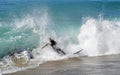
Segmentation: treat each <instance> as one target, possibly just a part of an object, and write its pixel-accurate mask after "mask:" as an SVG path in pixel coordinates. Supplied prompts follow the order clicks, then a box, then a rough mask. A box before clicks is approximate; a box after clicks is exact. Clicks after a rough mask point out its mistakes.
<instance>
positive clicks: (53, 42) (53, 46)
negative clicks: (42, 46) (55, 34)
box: [50, 39, 65, 55]
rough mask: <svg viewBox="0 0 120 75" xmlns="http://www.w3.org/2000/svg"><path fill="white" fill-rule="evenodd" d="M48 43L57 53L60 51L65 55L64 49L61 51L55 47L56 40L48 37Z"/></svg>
mask: <svg viewBox="0 0 120 75" xmlns="http://www.w3.org/2000/svg"><path fill="white" fill-rule="evenodd" d="M50 43H51V44H50V45H51V46H52V48H53V49H54V50H56V51H57V53H58V54H61V53H62V54H64V55H65V52H64V51H62V50H61V49H60V48H59V47H56V45H57V42H56V41H54V40H52V39H50Z"/></svg>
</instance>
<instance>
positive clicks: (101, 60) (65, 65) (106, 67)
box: [5, 55, 120, 75]
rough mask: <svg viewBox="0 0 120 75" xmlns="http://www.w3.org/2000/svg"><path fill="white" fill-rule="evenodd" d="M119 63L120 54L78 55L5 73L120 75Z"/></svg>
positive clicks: (21, 74) (17, 74) (25, 74)
mask: <svg viewBox="0 0 120 75" xmlns="http://www.w3.org/2000/svg"><path fill="white" fill-rule="evenodd" d="M119 64H120V55H110V56H100V57H81V58H80V57H79V58H78V57H76V58H70V59H66V60H59V61H49V62H46V63H44V64H41V65H40V66H39V67H37V68H33V69H28V70H25V71H19V72H15V73H11V74H5V75H120V65H119Z"/></svg>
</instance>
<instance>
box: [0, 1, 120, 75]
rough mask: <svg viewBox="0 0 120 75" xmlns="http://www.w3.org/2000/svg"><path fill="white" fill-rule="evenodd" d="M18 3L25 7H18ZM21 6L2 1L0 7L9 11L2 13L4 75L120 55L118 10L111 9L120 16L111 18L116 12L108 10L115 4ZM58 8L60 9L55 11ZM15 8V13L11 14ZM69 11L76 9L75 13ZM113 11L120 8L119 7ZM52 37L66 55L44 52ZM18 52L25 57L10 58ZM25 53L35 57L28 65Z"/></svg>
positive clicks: (0, 65)
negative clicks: (49, 63)
mask: <svg viewBox="0 0 120 75" xmlns="http://www.w3.org/2000/svg"><path fill="white" fill-rule="evenodd" d="M18 2H20V3H23V4H20V5H17V4H18ZM18 2H17V1H15V2H14V1H7V2H6V1H5V2H4V1H1V5H0V6H2V7H0V9H1V10H2V9H5V10H7V11H4V10H2V12H0V51H1V52H0V57H1V61H0V73H1V74H6V73H12V72H16V71H20V70H26V69H29V68H34V67H38V66H39V65H40V64H43V63H45V62H47V61H55V60H61V59H69V58H72V57H83V56H87V57H92V56H103V55H113V54H120V46H119V45H120V40H119V38H120V20H119V16H118V15H119V13H117V12H116V11H119V10H117V9H116V8H112V6H111V9H114V10H115V12H116V14H118V15H117V16H116V15H111V14H112V13H115V12H113V11H111V12H110V10H111V9H110V8H108V9H107V5H108V7H110V5H111V4H112V2H111V3H109V2H100V3H99V2H92V3H91V2H83V3H82V2H77V3H76V2H74V3H71V2H70V3H67V2H65V3H64V2H62V3H60V4H59V3H57V2H55V3H50V4H49V2H48V3H44V2H43V3H41V2H39V1H38V3H37V1H35V2H34V1H33V4H32V3H31V2H32V1H30V2H29V1H18ZM56 4H58V5H59V6H58V7H56ZM80 4H81V5H80ZM113 4H117V3H116V2H113ZM29 5H31V6H29ZM5 6H6V7H5ZM9 6H10V7H9ZM14 6H16V7H14ZM22 6H23V7H22ZM24 6H26V7H25V8H24ZM94 6H96V7H94ZM13 7H14V10H10V9H12V8H13ZM63 7H64V8H63ZM70 7H71V8H76V9H73V12H72V11H71V9H70ZM88 7H90V9H88ZM97 7H99V9H98V8H97ZM114 7H118V8H119V3H118V6H117V5H115V6H114ZM18 8H19V10H18ZM80 8H81V9H80ZM66 10H67V11H66ZM93 10H94V11H93ZM86 11H89V12H86ZM106 11H109V14H108V13H107V14H106ZM3 12H4V13H6V14H7V16H5V14H4V13H3ZM83 12H86V13H83ZM76 13H77V14H76ZM93 14H94V15H93ZM109 16H110V17H109ZM111 17H112V18H111ZM49 37H51V38H53V39H54V40H56V41H57V42H58V46H59V47H60V48H61V49H63V50H64V51H65V53H66V54H67V55H65V56H61V55H59V54H57V53H56V52H55V51H54V50H53V49H52V48H51V47H49V46H48V47H46V48H44V49H43V50H42V49H41V47H42V46H43V45H45V44H46V43H48V42H49V39H48V38H49ZM80 49H83V51H81V52H80V54H79V55H73V53H74V52H76V51H78V50H80ZM16 50H18V51H19V50H20V51H23V53H21V55H19V54H16V56H9V54H10V53H11V52H12V51H16ZM24 50H28V51H31V53H32V55H33V57H34V58H33V59H30V60H29V62H27V63H26V61H28V59H27V57H26V56H28V54H26V53H24ZM16 57H17V59H16ZM18 59H19V60H18ZM16 60H17V61H16Z"/></svg>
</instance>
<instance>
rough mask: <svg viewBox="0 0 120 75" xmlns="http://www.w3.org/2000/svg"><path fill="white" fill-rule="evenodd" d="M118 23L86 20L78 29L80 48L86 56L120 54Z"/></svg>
mask: <svg viewBox="0 0 120 75" xmlns="http://www.w3.org/2000/svg"><path fill="white" fill-rule="evenodd" d="M119 33H120V22H119V21H109V20H104V19H102V20H101V19H94V18H88V19H87V20H86V21H85V22H84V23H83V25H82V27H81V28H80V34H79V36H78V40H79V42H80V47H81V48H82V49H84V50H85V52H84V53H85V54H87V55H88V56H98V55H107V54H119V53H120V46H119V45H120V40H119V38H120V34H119Z"/></svg>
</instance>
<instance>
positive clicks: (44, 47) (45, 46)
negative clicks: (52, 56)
mask: <svg viewBox="0 0 120 75" xmlns="http://www.w3.org/2000/svg"><path fill="white" fill-rule="evenodd" d="M48 45H50V44H49V43H47V44H45V45H44V46H43V47H42V48H41V49H43V48H45V47H46V46H48Z"/></svg>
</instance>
